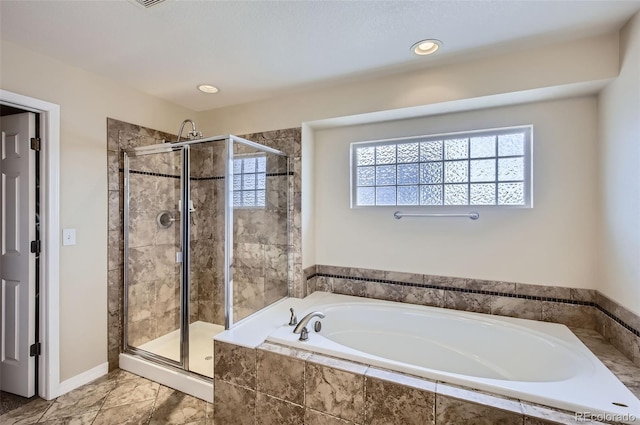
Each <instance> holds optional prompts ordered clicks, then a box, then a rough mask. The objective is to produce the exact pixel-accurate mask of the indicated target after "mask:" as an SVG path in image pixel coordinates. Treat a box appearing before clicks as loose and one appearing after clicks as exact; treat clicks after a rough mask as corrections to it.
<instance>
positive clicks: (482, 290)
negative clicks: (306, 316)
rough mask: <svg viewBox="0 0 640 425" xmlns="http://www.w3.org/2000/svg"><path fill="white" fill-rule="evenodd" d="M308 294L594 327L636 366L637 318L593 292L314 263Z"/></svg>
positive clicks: (639, 349)
mask: <svg viewBox="0 0 640 425" xmlns="http://www.w3.org/2000/svg"><path fill="white" fill-rule="evenodd" d="M304 275H305V277H306V278H307V293H308V294H311V293H313V292H314V291H325V292H333V293H337V294H344V295H355V296H360V297H367V298H375V299H383V300H390V301H399V302H406V303H411V304H420V305H427V306H433V307H444V308H450V309H455V310H462V311H471V312H478V313H487V314H495V315H500V316H509V317H517V318H522V319H532V320H542V321H546V322H554V323H562V324H565V325H567V326H569V327H578V328H584V329H594V330H597V331H598V332H600V334H601V335H603V336H604V337H605V338H606V339H607V340H608V341H609V342H611V344H612V345H613V346H615V347H616V348H617V349H619V350H620V351H621V352H622V353H624V354H625V355H626V356H627V357H628V358H629V359H630V360H632V361H633V362H634V363H635V364H636V365H638V366H640V317H638V316H637V315H635V314H633V313H632V312H630V311H628V310H626V309H625V308H624V307H622V306H620V305H619V304H617V303H615V302H614V301H612V300H610V299H608V298H606V297H605V296H603V295H602V294H600V293H599V292H597V291H593V290H589V289H579V288H564V287H557V286H543V285H531V284H521V283H511V282H498V281H486V280H478V279H465V278H454V277H446V276H434V275H421V274H413V273H402V272H392V271H382V270H372V269H361V268H352V267H337V266H325V265H317V266H312V267H308V268H306V269H305V270H304Z"/></svg>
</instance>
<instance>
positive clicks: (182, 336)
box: [120, 135, 291, 401]
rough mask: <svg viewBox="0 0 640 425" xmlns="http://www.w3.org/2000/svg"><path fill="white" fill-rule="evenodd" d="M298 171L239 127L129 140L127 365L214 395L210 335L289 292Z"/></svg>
mask: <svg viewBox="0 0 640 425" xmlns="http://www.w3.org/2000/svg"><path fill="white" fill-rule="evenodd" d="M289 176H290V172H289V160H288V157H287V156H286V155H285V154H283V153H282V152H280V151H278V150H275V149H272V148H269V147H267V146H263V145H260V144H258V143H255V142H251V141H248V140H245V139H242V138H239V137H236V136H232V135H228V136H217V137H211V138H205V139H198V140H190V141H186V142H181V143H171V144H166V143H164V144H158V145H153V146H147V147H141V148H135V149H132V150H129V151H126V152H125V154H124V194H123V198H124V270H123V273H124V297H123V298H124V299H123V308H124V320H123V351H124V352H123V353H122V354H121V355H120V366H121V367H122V368H123V369H127V368H135V369H136V370H131V371H132V372H134V373H138V374H141V375H143V376H146V377H148V378H150V379H154V380H156V381H159V382H162V383H163V384H165V385H169V386H172V387H174V388H176V389H179V390H181V391H185V392H187V393H190V394H192V395H195V396H196V397H200V398H203V399H205V400H209V399H210V398H211V397H212V396H213V392H212V391H211V386H212V379H213V336H214V335H215V334H217V333H219V332H222V331H223V330H225V329H230V328H232V327H233V326H234V325H235V324H236V323H238V322H239V321H240V320H243V319H245V318H247V317H249V316H251V315H253V314H254V313H256V312H258V311H259V310H261V309H263V308H265V307H267V306H269V305H271V304H273V303H274V302H276V301H278V300H280V299H282V298H284V297H287V296H288V294H289V291H288V288H289V287H290V253H289V249H290V236H289V214H290V193H289V192H290V185H291V184H290V183H291V181H290V178H289ZM141 363H145V364H144V365H142V364H141ZM161 372H162V373H161ZM165 372H166V373H165ZM175 372H179V373H178V374H176V373H175ZM162 374H164V375H167V376H168V377H169V378H166V377H164V378H163V377H161V376H160V375H162ZM178 375H179V376H182V377H183V378H184V379H183V378H180V379H182V381H181V382H180V383H177V382H174V381H175V380H176V376H178ZM163 380H164V382H163ZM203 384H204V386H203ZM194 388H195V389H194ZM190 390H191V391H190ZM209 401H212V400H209Z"/></svg>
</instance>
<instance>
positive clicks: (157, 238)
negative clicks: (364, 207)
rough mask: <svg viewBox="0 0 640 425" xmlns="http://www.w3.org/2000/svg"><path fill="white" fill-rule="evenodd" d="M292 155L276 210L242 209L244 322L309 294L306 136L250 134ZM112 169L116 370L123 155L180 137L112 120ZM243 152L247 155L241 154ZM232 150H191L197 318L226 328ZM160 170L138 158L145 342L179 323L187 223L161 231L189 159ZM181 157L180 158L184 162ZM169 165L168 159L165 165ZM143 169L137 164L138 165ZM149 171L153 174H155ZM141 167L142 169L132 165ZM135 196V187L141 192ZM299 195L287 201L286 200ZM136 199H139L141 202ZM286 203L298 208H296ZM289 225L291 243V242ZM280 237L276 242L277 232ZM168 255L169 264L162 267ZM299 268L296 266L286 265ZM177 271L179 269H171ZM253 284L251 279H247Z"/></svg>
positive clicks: (238, 297) (239, 270) (239, 260)
mask: <svg viewBox="0 0 640 425" xmlns="http://www.w3.org/2000/svg"><path fill="white" fill-rule="evenodd" d="M242 137H244V138H246V139H249V140H252V141H256V142H258V143H261V144H264V145H267V146H270V147H273V148H275V149H278V150H281V151H283V152H285V153H286V154H288V155H290V171H291V172H289V173H288V172H287V164H286V162H284V163H283V162H282V161H281V160H279V161H275V160H274V161H271V164H272V165H271V167H274V168H273V169H270V170H269V171H274V173H271V174H272V175H270V176H269V177H267V189H268V190H269V191H270V192H271V193H270V194H268V198H267V207H266V208H265V210H263V211H262V212H259V213H258V214H256V211H255V210H242V209H237V210H235V211H234V242H235V244H234V258H235V263H234V264H233V266H234V280H235V285H236V287H235V291H234V295H235V297H234V298H235V299H234V306H235V308H234V316H235V320H239V319H241V318H243V317H246V316H247V315H249V314H250V313H253V312H254V311H257V310H258V309H260V308H262V307H264V306H265V305H268V304H269V303H271V302H273V301H275V300H277V299H278V298H280V297H282V296H286V294H287V285H289V288H288V290H289V291H291V293H292V294H293V293H298V294H301V293H303V288H304V284H305V281H304V279H303V275H302V261H301V250H302V244H301V226H300V223H301V214H300V205H301V193H300V187H301V182H300V176H301V174H300V164H301V162H300V159H301V158H300V155H301V148H300V146H301V132H300V129H299V128H297V129H288V130H279V131H272V132H267V133H257V134H252V135H245V136H242ZM107 138H108V143H107V149H108V152H107V154H108V155H107V158H108V172H109V247H108V252H109V296H108V299H109V319H108V326H109V340H108V358H109V367H110V368H111V369H113V368H116V367H117V366H118V355H119V353H120V352H121V351H122V339H123V287H124V284H123V267H124V266H123V264H124V263H123V209H124V204H123V173H122V170H123V168H124V164H123V151H124V150H126V149H130V148H133V147H138V146H147V145H152V144H157V143H162V141H163V140H165V139H170V140H175V136H172V135H169V134H165V133H161V132H158V131H155V130H152V129H148V128H144V127H140V126H137V125H133V124H128V123H124V122H121V121H117V120H114V119H107ZM241 150H242V149H239V150H238V151H237V153H242V152H240V151H241ZM223 152H224V143H219V142H217V143H209V144H202V145H198V146H197V147H193V149H192V150H191V189H192V190H191V193H192V199H193V201H194V206H195V208H196V210H195V212H193V213H192V216H191V217H192V221H191V303H190V310H191V321H192V322H193V321H196V320H202V321H206V322H212V323H217V324H223V323H224V178H223V176H224V160H223V158H224V156H223V155H222V153H223ZM170 156H171V155H162V156H161V157H157V158H163V160H162V161H160V162H158V161H157V160H152V161H154V162H153V163H150V164H145V163H144V161H138V162H137V163H136V165H137V166H138V168H141V169H140V170H138V171H142V172H146V173H147V174H142V173H139V174H135V175H133V177H134V178H135V179H137V181H136V183H140V184H137V185H136V190H137V192H136V193H135V194H133V193H132V208H131V211H132V214H131V229H130V230H131V233H130V237H131V238H132V242H133V244H130V248H131V253H130V258H131V259H132V265H133V266H132V268H131V269H130V270H129V273H130V274H131V275H132V277H133V278H134V280H135V282H136V283H135V284H134V285H132V286H131V289H130V292H131V293H130V294H129V297H130V303H132V305H131V308H130V311H131V314H130V316H129V320H130V321H131V324H132V326H130V329H129V332H130V336H131V341H132V342H133V343H134V344H142V343H144V342H146V341H148V340H150V339H153V338H156V337H157V336H160V335H162V334H164V333H166V332H168V331H171V330H173V329H177V327H178V323H179V321H178V320H179V319H178V314H179V275H178V273H179V268H178V267H177V265H176V263H175V259H174V255H175V252H176V247H177V246H178V245H177V244H178V242H179V234H178V231H179V226H178V225H177V223H174V225H172V226H171V227H170V228H169V229H159V228H158V227H157V225H156V223H155V219H156V215H157V213H158V212H159V211H161V210H169V211H174V212H175V211H177V209H178V207H177V200H178V199H179V192H178V191H179V189H178V185H179V179H178V178H177V176H179V174H180V172H179V171H180V170H179V166H178V164H179V161H168V162H171V163H168V162H167V158H168V157H170ZM176 157H177V155H176ZM163 161H164V162H163ZM132 165H133V164H132ZM147 166H148V168H145V167H147ZM131 168H134V169H135V167H133V166H132V167H131ZM131 187H132V191H133V190H134V189H133V185H132V186H131ZM287 190H288V191H289V192H290V199H289V202H288V204H287V198H286V193H287ZM134 200H135V201H134ZM286 205H289V210H288V211H287V209H286ZM287 227H288V228H289V230H290V231H289V239H287V238H286V237H284V235H286V230H287ZM276 234H277V235H279V236H278V237H274V235H276ZM158 258H161V259H163V260H162V261H158ZM286 260H288V261H289V263H288V265H289V269H288V270H284V269H283V264H285V262H286ZM167 267H169V268H171V269H170V270H169V269H168V268H167ZM243 277H244V278H243Z"/></svg>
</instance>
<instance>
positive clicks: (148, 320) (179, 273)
mask: <svg viewBox="0 0 640 425" xmlns="http://www.w3.org/2000/svg"><path fill="white" fill-rule="evenodd" d="M187 156H188V148H180V149H177V150H174V148H172V147H171V146H164V147H159V148H158V149H156V150H152V151H149V152H136V153H135V154H134V153H131V154H130V155H127V154H126V153H125V170H124V178H125V181H124V183H125V184H124V186H125V194H124V197H125V199H124V204H125V211H124V229H125V234H124V242H125V244H124V249H125V252H124V261H125V267H124V299H125V304H124V307H125V309H124V313H125V315H124V339H125V340H124V347H125V350H127V351H133V352H135V353H138V354H141V355H143V356H147V357H150V358H153V359H154V360H159V361H162V362H164V363H169V364H172V365H174V366H179V367H188V366H187V365H185V364H184V361H183V359H184V356H183V352H184V351H185V348H183V347H184V345H183V344H182V343H181V342H182V340H183V334H184V332H185V330H184V324H183V320H182V317H183V311H182V309H183V308H188V307H183V303H182V302H181V299H182V297H183V294H184V291H186V289H185V288H184V286H183V285H182V280H183V270H182V267H181V266H182V265H183V264H184V263H183V252H184V249H183V243H184V240H183V238H182V232H181V222H182V220H181V215H182V210H183V207H182V205H181V204H182V202H181V198H182V196H181V195H182V193H183V190H184V185H185V181H184V178H183V171H184V170H183V167H184V164H185V163H186V162H185V157H187ZM187 168H188V166H187ZM187 171H188V170H187ZM186 184H187V185H188V181H187V183H186ZM187 214H188V212H187ZM185 257H186V255H185ZM185 260H186V258H185ZM187 332H188V330H187ZM187 350H188V349H187Z"/></svg>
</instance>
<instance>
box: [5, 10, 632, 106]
mask: <svg viewBox="0 0 640 425" xmlns="http://www.w3.org/2000/svg"><path fill="white" fill-rule="evenodd" d="M638 10H640V0H626V1H613V0H605V1H580V0H572V1H559V0H547V1H520V0H500V1H496V0H476V1H454V0H447V1H426V0H424V1H418V2H413V1H400V0H396V1H365V0H352V1H301V0H299V1H214V0H209V1H206V0H202V1H195V0H166V1H165V2H163V3H160V4H158V5H156V6H153V7H151V8H149V9H145V8H143V7H142V6H139V5H138V4H136V3H135V2H134V1H133V0H117V1H91V0H85V1H58V0H48V1H25V0H23V1H13V0H0V15H1V17H0V36H1V38H2V39H3V40H5V41H9V42H12V43H15V44H18V45H20V46H23V47H25V48H28V49H31V50H34V51H37V52H40V53H43V54H45V55H48V56H51V57H53V58H56V59H59V60H61V61H63V62H66V63H69V64H72V65H74V66H77V67H80V68H83V69H85V70H88V71H91V72H94V73H98V74H102V75H104V76H106V77H108V78H111V79H113V80H117V81H120V82H122V83H124V84H126V85H129V86H131V87H133V88H135V89H137V90H140V91H142V92H145V93H148V94H151V95H154V96H157V97H159V98H163V99H166V100H168V101H170V102H173V103H176V104H179V105H182V106H185V107H187V108H190V109H192V110H195V111H201V110H207V109H212V108H217V107H222V106H226V105H232V104H239V103H246V102H251V101H255V100H259V99H265V98H268V97H273V96H278V95H281V94H284V93H288V92H292V91H297V90H302V89H306V88H311V87H320V86H323V85H325V86H326V85H329V84H337V83H341V82H345V81H349V80H352V79H355V78H370V77H375V76H379V75H383V74H389V73H395V72H400V71H406V70H412V69H417V68H420V67H426V66H434V65H438V64H442V63H445V62H449V61H457V60H461V59H464V58H469V57H471V56H478V55H488V54H495V53H499V52H504V51H508V50H513V49H521V48H527V47H532V46H535V45H541V44H549V43H553V42H557V41H560V40H567V39H573V38H581V37H586V36H590V35H595V34H599V33H603V32H607V31H612V30H616V29H619V28H620V27H621V26H622V25H623V24H624V23H625V22H626V21H627V20H628V19H629V18H630V17H631V16H632V15H633V14H634V13H635V12H637V11H638ZM424 38H438V39H440V40H442V41H443V42H444V48H443V49H442V50H441V51H440V52H438V53H437V54H436V55H434V56H430V57H417V56H415V55H412V54H411V53H410V51H409V48H410V46H411V45H412V44H413V43H415V42H416V41H418V40H421V39H424ZM0 53H1V52H0ZM595 53H597V52H594V54H595ZM201 83H208V84H213V85H216V86H218V87H219V88H220V93H218V94H215V95H206V94H203V93H200V92H198V91H197V90H196V86H197V85H198V84H201Z"/></svg>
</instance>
